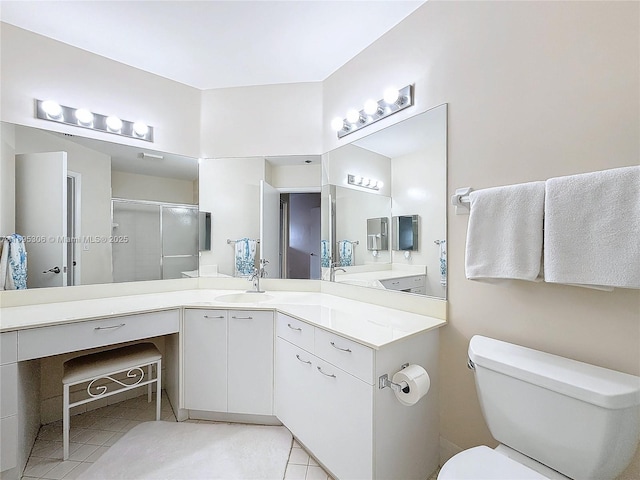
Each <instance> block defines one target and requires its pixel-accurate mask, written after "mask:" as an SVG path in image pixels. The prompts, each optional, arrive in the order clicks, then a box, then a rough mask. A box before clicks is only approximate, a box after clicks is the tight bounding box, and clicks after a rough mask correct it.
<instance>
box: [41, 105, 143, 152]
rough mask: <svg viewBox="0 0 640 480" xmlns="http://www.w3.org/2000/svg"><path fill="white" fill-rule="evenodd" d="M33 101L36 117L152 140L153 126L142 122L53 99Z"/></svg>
mask: <svg viewBox="0 0 640 480" xmlns="http://www.w3.org/2000/svg"><path fill="white" fill-rule="evenodd" d="M35 103H36V118H39V119H41V120H49V121H51V122H58V123H64V124H65V125H74V126H76V127H82V128H89V129H91V130H96V131H99V132H107V133H113V134H115V135H122V136H124V137H130V138H136V139H138V140H145V141H147V142H153V127H151V126H149V125H147V124H146V123H143V122H135V123H134V122H130V121H128V120H122V119H120V118H118V117H117V116H115V115H110V116H109V115H101V114H99V113H95V112H91V111H89V110H87V109H86V108H73V107H67V106H65V105H60V104H59V103H58V102H55V101H53V100H38V99H36V101H35Z"/></svg>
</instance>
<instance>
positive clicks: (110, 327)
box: [94, 323, 126, 330]
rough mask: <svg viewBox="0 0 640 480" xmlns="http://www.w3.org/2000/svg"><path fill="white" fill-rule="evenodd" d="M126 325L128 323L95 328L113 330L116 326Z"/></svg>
mask: <svg viewBox="0 0 640 480" xmlns="http://www.w3.org/2000/svg"><path fill="white" fill-rule="evenodd" d="M125 325H126V324H125V323H121V324H120V325H111V326H109V327H96V328H94V330H112V329H114V328H121V327H124V326H125Z"/></svg>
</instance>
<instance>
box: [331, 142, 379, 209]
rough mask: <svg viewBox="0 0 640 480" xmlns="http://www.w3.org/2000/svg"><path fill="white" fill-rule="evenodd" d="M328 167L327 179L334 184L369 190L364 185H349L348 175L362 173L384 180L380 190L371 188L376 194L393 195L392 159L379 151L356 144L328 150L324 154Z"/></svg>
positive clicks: (361, 174)
mask: <svg viewBox="0 0 640 480" xmlns="http://www.w3.org/2000/svg"><path fill="white" fill-rule="evenodd" d="M322 160H323V162H324V168H325V169H326V173H327V175H328V176H327V178H326V179H323V181H327V182H328V183H330V184H332V185H340V186H343V187H346V188H353V189H356V190H368V189H365V188H363V187H356V186H353V185H349V183H348V182H347V175H348V174H351V175H360V176H361V177H366V178H372V179H375V180H380V181H382V182H383V186H382V188H380V189H379V190H369V191H370V192H371V193H373V194H374V195H384V196H387V197H390V196H391V161H390V159H389V158H388V157H385V156H384V155H380V154H379V153H375V152H372V151H370V150H366V149H364V148H361V147H357V146H355V145H344V146H343V147H341V148H339V149H337V150H332V151H330V152H327V153H326V154H324V155H323V156H322Z"/></svg>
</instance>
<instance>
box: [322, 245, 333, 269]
mask: <svg viewBox="0 0 640 480" xmlns="http://www.w3.org/2000/svg"><path fill="white" fill-rule="evenodd" d="M320 264H321V266H322V267H324V268H329V267H330V266H331V250H330V249H329V240H320Z"/></svg>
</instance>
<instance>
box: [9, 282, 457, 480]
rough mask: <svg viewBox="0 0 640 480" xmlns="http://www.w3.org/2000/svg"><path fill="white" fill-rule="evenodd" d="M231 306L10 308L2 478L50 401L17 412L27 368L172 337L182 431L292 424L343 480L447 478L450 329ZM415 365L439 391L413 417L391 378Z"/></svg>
mask: <svg viewBox="0 0 640 480" xmlns="http://www.w3.org/2000/svg"><path fill="white" fill-rule="evenodd" d="M224 293H227V294H228V293H229V290H208V289H202V290H185V291H175V292H164V293H157V294H144V295H129V296H122V297H111V298H100V299H91V300H78V301H68V302H59V303H47V304H41V305H28V306H17V307H10V308H3V309H2V333H1V337H0V338H1V339H2V373H3V375H2V392H3V402H2V471H3V475H2V478H7V479H10V478H16V477H18V476H19V475H20V473H21V470H22V467H23V466H24V465H23V464H21V462H24V461H25V460H26V456H27V455H28V451H29V449H30V447H31V445H32V443H33V440H34V438H35V433H37V427H38V426H39V423H38V424H37V425H33V419H32V418H31V419H30V417H33V411H32V412H31V415H30V413H29V409H30V408H31V409H32V410H33V407H29V403H34V402H36V401H37V400H34V399H31V400H30V401H25V402H20V401H19V399H18V398H17V395H24V394H25V392H26V394H28V393H29V389H30V388H31V387H30V386H29V385H28V375H26V373H27V372H26V370H25V374H21V373H20V370H21V366H22V367H24V368H25V369H28V368H33V366H31V367H29V365H30V364H32V363H33V361H37V359H39V358H43V357H48V356H51V355H58V354H61V353H68V352H81V351H83V350H86V349H90V348H95V347H108V346H110V345H115V344H121V343H124V342H129V341H136V340H140V339H145V338H151V337H157V336H161V335H163V336H165V340H166V342H165V347H166V348H165V355H164V357H165V358H164V363H165V365H166V372H165V376H166V379H165V381H164V385H165V386H166V390H167V393H168V395H169V398H170V400H171V403H172V406H173V407H174V409H175V410H176V416H177V417H178V419H181V420H184V419H186V418H188V417H191V418H227V419H230V420H236V421H248V422H251V421H255V422H259V423H278V422H279V421H280V422H282V423H283V424H284V425H285V426H287V427H288V428H289V429H290V430H291V431H292V432H293V434H294V436H296V437H297V438H298V439H299V441H300V442H301V443H302V444H304V445H305V446H306V447H307V448H308V449H309V451H310V452H311V453H312V454H313V455H314V456H315V457H316V458H317V459H318V460H319V462H320V463H321V464H322V465H323V466H324V467H325V468H326V469H327V470H328V471H329V472H331V473H332V475H334V476H335V477H336V478H369V479H376V478H377V479H383V478H403V479H414V478H415V479H421V480H423V479H424V478H427V476H428V475H429V474H431V473H432V472H433V471H434V470H435V469H436V468H437V465H438V450H439V447H438V416H437V411H438V410H437V408H438V406H437V388H438V387H437V384H438V383H437V359H438V331H437V328H438V327H440V326H442V325H444V324H445V323H446V322H445V321H444V320H441V319H438V318H434V317H428V316H424V315H418V314H414V313H408V312H403V311H399V310H394V309H391V308H387V307H380V306H375V305H371V304H369V303H364V302H359V301H355V300H349V299H346V298H341V297H337V296H333V295H328V294H323V293H317V292H290V291H273V292H269V295H268V296H267V297H264V298H265V300H264V301H260V302H253V303H240V302H237V301H230V300H233V299H234V297H233V295H231V296H229V295H222V294H224ZM216 298H220V299H226V301H224V300H222V301H220V300H216ZM237 298H238V299H242V298H243V297H242V295H240V296H238V297H237ZM256 298H257V297H256ZM243 301H244V302H246V301H247V300H243ZM405 363H415V364H419V365H421V366H423V367H424V368H425V369H426V371H427V372H428V374H429V376H430V378H431V389H430V390H429V392H428V393H427V394H426V395H425V396H424V397H423V398H422V399H421V400H420V401H418V402H417V403H416V404H415V405H413V406H405V405H402V404H401V403H400V402H399V401H398V400H397V399H396V397H395V394H394V392H393V391H392V390H391V388H389V387H385V388H380V381H379V377H381V376H382V375H384V374H387V375H388V376H389V378H391V377H392V376H393V374H394V373H395V372H397V371H399V370H400V369H401V366H402V365H403V364H405ZM32 390H33V393H34V394H35V395H37V388H33V389H32ZM17 392H22V393H17ZM5 395H9V396H11V395H16V398H13V397H11V398H8V399H7V400H5ZM21 403H25V405H22V406H21V405H20V404H21ZM35 416H36V418H39V417H38V415H35ZM34 429H35V433H34ZM31 437H33V438H31ZM382 452H384V455H383V454H382Z"/></svg>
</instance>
